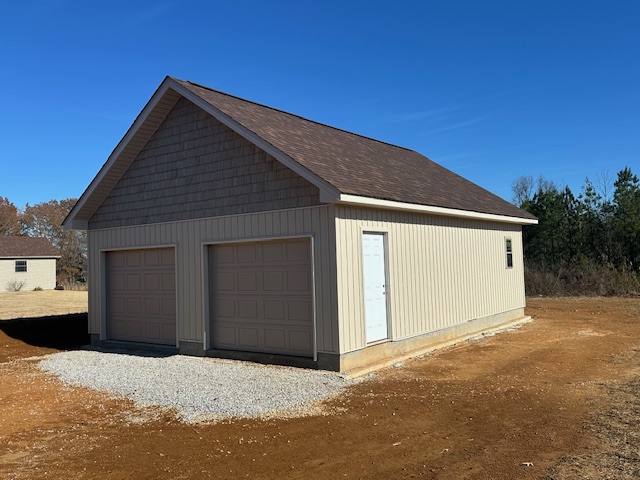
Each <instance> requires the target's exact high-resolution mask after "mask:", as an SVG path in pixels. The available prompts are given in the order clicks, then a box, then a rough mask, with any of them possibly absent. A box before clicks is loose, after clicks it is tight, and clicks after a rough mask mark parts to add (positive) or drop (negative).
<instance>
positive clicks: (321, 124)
mask: <svg viewBox="0 0 640 480" xmlns="http://www.w3.org/2000/svg"><path fill="white" fill-rule="evenodd" d="M176 80H178V79H176ZM182 81H183V82H187V83H190V84H191V85H194V86H196V87H199V88H203V89H205V90H210V91H212V92H216V93H219V94H221V95H226V96H227V97H231V98H235V99H237V100H242V101H243V102H247V103H252V104H254V105H257V106H259V107H263V108H268V109H269V110H273V111H276V112H280V113H284V114H286V115H290V116H292V117H296V118H300V119H302V120H304V121H307V122H311V123H315V124H316V125H320V126H323V127H327V128H331V129H332V130H337V131H339V132H344V133H348V134H349V135H354V136H356V137H360V138H364V139H365V140H371V141H374V142H377V143H381V144H383V145H388V146H390V147H395V148H399V149H400V150H406V151H408V152H414V153H417V152H415V150H412V149H410V148H407V147H402V146H400V145H395V144H393V143H389V142H383V141H382V140H378V139H376V138H373V137H367V136H366V135H362V134H360V133H355V132H351V131H349V130H345V129H344V128H338V127H334V126H332V125H328V124H326V123H322V122H318V121H316V120H311V119H310V118H306V117H303V116H302V115H297V114H295V113H291V112H287V111H286V110H281V109H279V108H275V107H270V106H269V105H265V104H263V103H258V102H254V101H253V100H248V99H246V98H242V97H239V96H237V95H233V94H231V93H227V92H223V91H221V90H216V89H215V88H211V87H208V86H206V85H202V84H201V83H197V82H192V81H191V80H182Z"/></svg>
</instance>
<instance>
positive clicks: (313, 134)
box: [64, 77, 537, 228]
mask: <svg viewBox="0 0 640 480" xmlns="http://www.w3.org/2000/svg"><path fill="white" fill-rule="evenodd" d="M181 97H184V98H186V99H187V100H189V101H191V102H193V103H194V104H196V105H197V106H199V107H200V108H202V109H203V110H205V111H207V112H208V113H209V114H211V115H212V116H214V117H215V118H217V119H218V120H219V121H221V122H222V123H224V124H225V125H227V126H228V127H230V128H231V129H232V130H234V131H236V132H237V133H238V134H240V135H242V136H243V137H245V138H246V139H247V140H249V141H251V142H253V143H254V144H256V145H257V146H259V147H260V148H262V149H263V150H265V151H266V152H267V153H269V154H270V155H272V156H273V157H275V158H276V159H278V160H280V161H281V162H282V163H283V164H285V165H286V166H287V167H289V168H291V169H292V170H293V171H295V172H296V173H298V174H299V175H301V176H302V177H304V178H305V179H307V180H308V181H310V182H311V183H313V184H314V185H316V186H317V187H318V188H319V190H320V194H321V197H320V198H321V200H322V201H324V202H327V203H329V202H330V203H347V204H359V205H368V206H373V207H378V208H397V209H409V210H417V211H425V212H431V213H436V214H443V215H455V216H467V217H477V218H485V219H489V220H495V221H506V222H509V223H520V224H527V223H537V220H536V219H535V217H534V216H533V215H531V214H529V213H528V212H525V211H523V210H521V209H519V208H517V207H516V206H515V205H513V204H511V203H509V202H507V201H505V200H503V199H502V198H500V197H498V196H497V195H494V194H492V193H491V192H489V191H487V190H485V189H483V188H482V187H480V186H478V185H476V184H474V183H472V182H470V181H469V180H466V179H465V178H463V177H461V176H459V175H457V174H455V173H453V172H452V171H450V170H448V169H446V168H444V167H442V166H441V165H438V164H437V163H435V162H433V161H431V160H430V159H428V158H427V157H425V156H423V155H421V154H419V153H417V152H415V151H413V150H409V149H406V148H403V147H398V146H395V145H391V144H388V143H384V142H381V141H378V140H374V139H371V138H367V137H364V136H362V135H358V134H355V133H351V132H347V131H345V130H340V129H338V128H334V127H331V126H328V125H324V124H321V123H318V122H314V121H312V120H308V119H306V118H303V117H300V116H298V115H294V114H291V113H287V112H284V111H282V110H278V109H275V108H271V107H268V106H265V105H261V104H258V103H255V102H251V101H248V100H244V99H241V98H239V97H235V96H233V95H229V94H226V93H223V92H220V91H217V90H213V89H211V88H208V87H204V86H202V85H199V84H196V83H193V82H188V81H184V80H179V79H176V78H172V77H167V78H165V80H164V82H163V83H162V84H161V85H160V87H159V88H158V90H157V91H156V92H155V94H154V95H153V97H152V98H151V100H150V101H149V103H147V105H146V106H145V108H144V109H143V111H142V112H141V113H140V115H139V116H138V118H137V119H136V121H135V122H134V124H133V125H132V126H131V128H130V129H129V131H128V132H127V134H126V135H125V137H124V138H123V139H122V141H121V142H120V143H119V144H118V146H117V147H116V149H115V150H114V152H113V153H112V154H111V156H110V157H109V159H108V160H107V162H106V163H105V164H104V166H103V167H102V169H101V170H100V172H99V173H98V175H97V176H96V178H94V180H93V182H92V183H91V184H90V185H89V187H88V188H87V190H86V191H85V192H84V193H83V195H82V196H81V197H80V199H79V200H78V202H77V204H76V206H75V207H74V208H73V210H72V211H71V212H70V214H69V216H68V217H67V219H66V220H65V222H64V225H65V227H67V228H86V224H87V221H88V220H89V218H91V216H92V215H93V213H95V211H96V210H97V208H98V207H99V206H100V204H101V203H102V201H104V199H105V198H106V197H107V195H108V194H109V192H110V191H111V189H112V188H113V187H114V186H115V184H116V183H117V182H118V180H119V179H120V177H121V176H122V175H123V174H124V172H125V171H126V170H127V168H128V167H129V166H130V165H131V163H132V162H133V160H134V159H135V157H136V156H137V154H138V153H139V152H140V150H142V148H143V147H144V145H145V144H146V142H147V141H148V140H149V139H150V138H151V136H152V135H153V133H154V132H155V130H156V129H157V128H158V126H159V125H160V124H161V123H162V121H163V120H164V118H165V117H166V115H167V114H168V113H169V111H171V109H172V108H173V106H174V105H175V103H176V102H177V101H178V99H180V98H181Z"/></svg>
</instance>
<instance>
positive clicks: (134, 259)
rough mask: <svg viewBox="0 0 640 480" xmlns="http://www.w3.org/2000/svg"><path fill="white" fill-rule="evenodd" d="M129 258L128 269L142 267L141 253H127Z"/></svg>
mask: <svg viewBox="0 0 640 480" xmlns="http://www.w3.org/2000/svg"><path fill="white" fill-rule="evenodd" d="M125 255H126V256H127V267H139V266H140V252H139V251H129V252H126V253H125Z"/></svg>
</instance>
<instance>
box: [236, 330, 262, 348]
mask: <svg viewBox="0 0 640 480" xmlns="http://www.w3.org/2000/svg"><path fill="white" fill-rule="evenodd" d="M258 335H259V334H258V329H257V328H238V344H239V345H240V346H242V347H253V348H258V346H259V344H258Z"/></svg>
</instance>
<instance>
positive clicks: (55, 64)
mask: <svg viewBox="0 0 640 480" xmlns="http://www.w3.org/2000/svg"><path fill="white" fill-rule="evenodd" d="M639 25H640V2H636V1H631V0H627V1H613V2H604V1H598V2H595V1H569V0H566V1H557V0H556V1H546V0H542V1H536V2H533V1H532V2H513V1H493V0H487V1H483V2H479V1H455V0H453V1H446V2H445V1H430V0H423V1H396V2H375V1H373V2H371V1H369V2H355V1H354V2H349V1H340V2H339V1H333V0H323V1H322V2H304V1H291V2H289V1H283V2H280V1H277V0H272V1H270V2H264V1H260V2H253V1H235V2H229V1H224V2H223V1H195V0H182V1H162V0H154V1H140V2H136V1H134V0H129V1H109V2H86V1H71V0H48V1H44V0H42V1H39V0H33V1H29V2H5V3H4V4H3V11H2V15H1V16H0V45H2V46H1V47H0V54H1V56H2V75H0V89H1V91H2V92H3V98H2V109H1V112H2V115H0V164H1V169H0V196H4V197H7V198H9V200H11V201H12V202H13V203H15V204H16V205H17V206H18V207H20V208H22V207H24V205H25V204H26V203H30V204H35V203H38V202H42V201H48V200H50V199H63V198H69V197H78V196H80V195H81V194H82V192H83V191H84V189H85V188H86V186H87V185H88V184H89V182H90V181H91V180H92V179H93V177H94V176H95V174H96V173H97V172H98V170H99V169H100V167H101V166H102V164H103V163H104V162H105V161H106V159H107V157H108V156H109V154H110V153H111V151H112V150H113V148H115V146H116V144H117V143H118V142H119V140H120V139H121V138H122V137H123V136H124V134H125V133H126V131H127V129H128V128H129V126H130V125H131V124H132V123H133V121H134V120H135V117H136V115H137V114H138V113H139V112H140V110H141V109H142V108H143V106H144V105H145V103H146V102H147V101H148V100H149V98H150V97H151V95H152V94H153V92H154V91H155V89H156V88H157V86H158V85H159V84H160V83H161V82H162V80H163V78H164V77H165V76H166V75H172V76H175V77H178V78H181V79H185V80H192V81H195V82H198V83H202V84H204V85H207V86H210V87H213V88H216V89H219V90H222V91H225V92H227V93H231V94H234V95H238V96H240V97H244V98H247V99H250V100H254V101H257V102H260V103H264V104H267V105H270V106H273V107H277V108H280V109H283V110H286V111H290V112H292V113H296V114H299V115H302V116H305V117H307V118H310V119H313V120H317V121H320V122H323V123H327V124H330V125H333V126H336V127H339V128H343V129H346V130H350V131H353V132H356V133H359V134H362V135H367V136H370V137H374V138H377V139H380V140H383V141H386V142H389V143H394V144H398V145H402V146H405V147H408V148H412V149H414V150H417V151H419V152H420V153H422V154H424V155H426V156H428V157H429V158H431V159H432V160H434V161H436V162H438V163H440V164H442V165H444V166H445V167H447V168H449V169H451V170H453V171H455V172H456V173H458V174H460V175H462V176H464V177H466V178H468V179H470V180H471V181H473V182H475V183H477V184H479V185H481V186H483V187H485V188H487V189H488V190H490V191H492V192H494V193H496V194H498V195H500V196H502V197H503V198H506V199H507V200H511V196H512V195H511V184H512V182H513V180H514V179H516V178H517V177H519V176H521V175H533V176H534V177H537V176H539V175H544V176H545V177H546V178H548V179H550V180H553V181H555V182H557V183H559V184H564V183H566V184H568V185H569V186H570V187H571V188H572V189H573V190H574V193H576V194H577V193H579V190H580V187H581V186H582V185H583V183H584V179H585V177H587V176H588V177H589V178H590V179H592V180H594V181H595V180H597V178H598V177H599V176H601V175H602V173H603V172H608V173H609V175H610V176H614V175H615V173H616V172H617V171H618V170H620V169H622V168H624V167H625V166H629V167H631V169H632V170H633V171H634V172H635V173H636V174H640V28H639V27H638V26H639Z"/></svg>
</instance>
